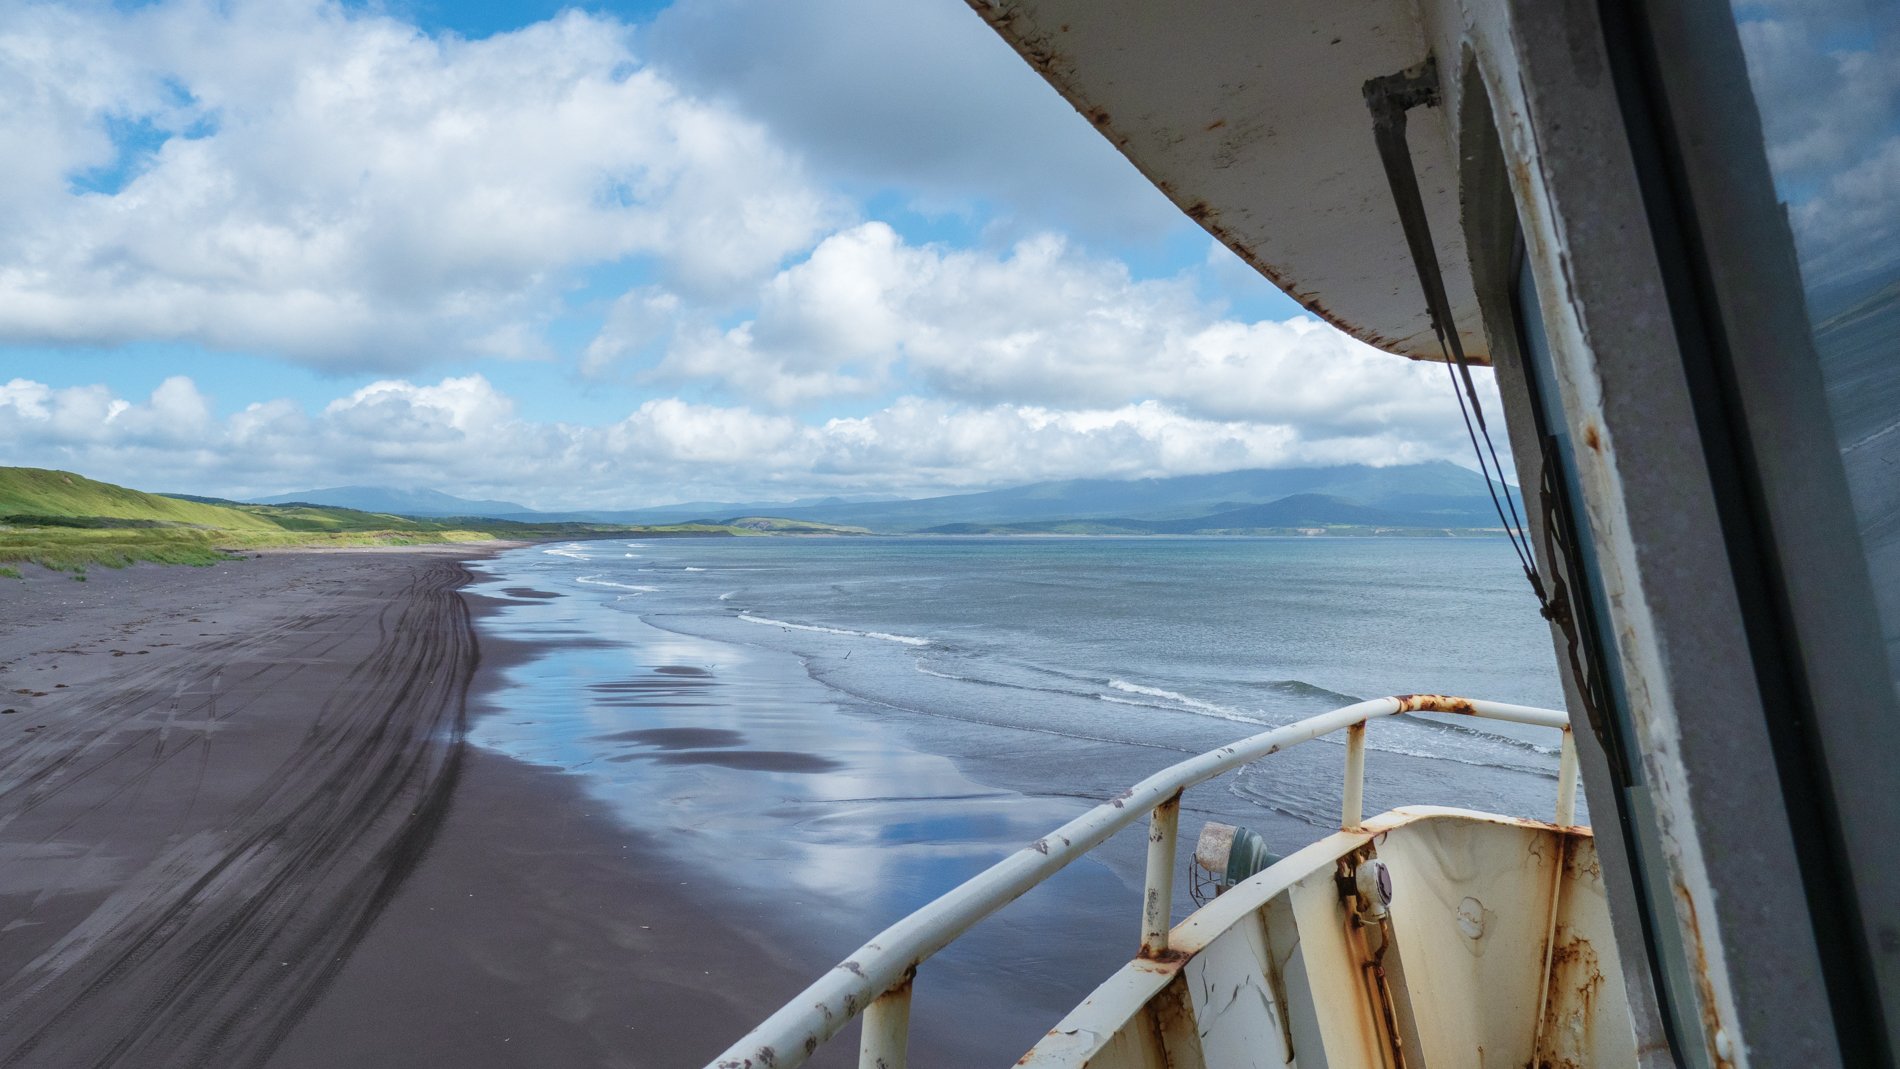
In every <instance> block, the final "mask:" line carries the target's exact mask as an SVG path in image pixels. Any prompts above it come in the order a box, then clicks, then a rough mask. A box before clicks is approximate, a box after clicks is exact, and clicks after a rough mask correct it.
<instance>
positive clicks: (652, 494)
mask: <svg viewBox="0 0 1900 1069" xmlns="http://www.w3.org/2000/svg"><path fill="white" fill-rule="evenodd" d="M0 451H4V455H6V456H7V457H8V458H9V460H10V461H11V462H13V463H21V464H30V465H35V466H42V467H57V468H68V469H73V470H77V471H80V472H83V473H85V474H88V475H92V476H94V477H98V478H103V479H107V480H110V481H115V482H121V483H126V484H130V485H133V486H136V487H139V488H142V489H161V490H189V491H195V492H206V493H214V494H219V495H224V496H252V495H256V496H262V495H267V494H275V493H282V492H289V491H296V490H306V489H312V488H315V487H321V486H331V485H337V484H343V483H369V484H383V485H397V486H417V485H426V486H431V487H434V488H437V489H442V490H447V491H449V492H451V493H461V494H467V495H471V496H484V497H503V498H509V499H512V500H519V501H523V502H525V503H527V504H530V505H533V506H537V507H547V508H556V507H616V506H618V507H627V506H633V505H639V504H651V503H662V502H665V501H669V500H680V499H694V498H697V499H705V498H721V497H723V498H728V499H732V498H758V497H796V496H802V495H806V494H810V493H816V492H850V493H864V492H873V491H883V492H891V493H906V494H909V493H916V494H925V493H931V492H954V491H957V490H966V489H983V488H989V487H995V486H1003V485H1015V484H1019V483H1023V482H1029V481H1035V480H1040V479H1058V478H1075V477H1084V476H1087V477H1109V478H1117V477H1125V478H1141V477H1150V476H1166V475H1177V474H1188V473H1197V472H1214V471H1228V470H1234V469H1239V468H1249V467H1279V466H1291V465H1307V464H1338V463H1356V462H1362V463H1375V464H1383V463H1394V462H1404V461H1415V460H1428V459H1439V458H1449V459H1460V458H1462V456H1463V447H1462V440H1461V439H1460V438H1459V437H1458V434H1457V432H1456V431H1455V430H1454V429H1453V428H1451V427H1450V426H1448V425H1447V426H1444V427H1441V428H1439V430H1438V431H1437V432H1436V433H1433V434H1429V435H1425V434H1419V433H1417V432H1415V431H1412V430H1409V429H1395V428H1367V429H1359V430H1349V429H1336V430H1332V431H1319V432H1315V431H1314V430H1312V429H1311V428H1306V427H1302V426H1299V425H1295V424H1291V423H1271V422H1259V421H1245V420H1220V419H1208V418H1202V417H1196V416H1192V415H1188V414H1186V413H1184V412H1182V411H1180V410H1179V409H1177V408H1175V407H1173V406H1170V405H1167V404H1164V403H1161V402H1156V401H1149V402H1144V403H1141V404H1130V405H1119V406H1114V407H1103V408H1083V409H1056V408H1050V407H1045V406H1038V405H1024V404H1010V403H1000V404H991V405H962V404H956V403H952V402H947V401H942V400H928V399H923V398H916V397H906V398H900V399H899V400H897V401H896V402H894V403H892V404H891V405H889V406H888V407H885V408H883V409H880V410H878V411H876V412H874V413H872V414H870V415H867V416H863V417H857V418H849V419H844V418H841V419H831V420H826V421H824V422H821V423H805V422H801V421H798V420H795V419H792V418H790V417H787V416H782V415H772V414H763V413H759V412H755V411H752V410H750V409H747V408H744V407H729V406H718V405H705V404H693V403H689V402H686V401H682V400H679V399H676V398H662V399H655V400H650V401H647V402H645V403H643V404H641V405H640V406H639V407H638V408H637V409H635V410H634V411H633V412H631V413H630V414H628V415H627V416H626V417H625V418H623V419H620V420H617V421H615V422H612V423H609V424H605V425H600V426H581V425H574V424H566V423H548V422H536V421H532V420H527V419H524V418H522V417H521V415H520V413H519V411H518V409H517V408H516V406H515V404H514V402H513V400H512V399H511V398H509V397H508V396H506V395H505V394H503V393H501V392H500V391H499V390H497V389H496V388H495V387H494V386H493V384H491V383H490V382H488V381H487V380H486V379H484V378H483V377H481V376H479V375H469V376H462V377H452V378H446V379H443V380H441V381H439V382H436V383H433V384H416V383H412V382H408V381H403V380H387V381H381V382H376V383H372V384H370V385H368V386H365V387H363V388H361V389H359V390H356V391H353V392H352V393H350V394H348V395H346V396H343V397H339V398H337V399H335V400H334V401H332V402H330V403H329V404H327V405H325V406H323V407H322V408H321V409H320V410H319V411H317V412H316V413H314V414H311V413H307V412H306V411H305V410H304V409H302V408H301V407H299V406H297V405H295V404H292V403H290V402H286V401H271V402H263V403H257V404H252V405H249V406H248V407H246V408H244V409H242V410H240V411H238V412H236V413H235V414H233V415H231V416H229V417H228V418H225V419H222V420H215V419H212V418H211V417H210V416H209V414H208V412H207V410H206V406H205V402H204V399H203V397H202V396H200V394H199V393H198V390H197V388H196V386H195V385H194V384H193V383H192V382H191V381H190V380H188V379H183V378H173V379H169V380H167V381H166V382H165V383H164V384H163V385H161V386H160V387H159V388H158V390H156V391H155V392H154V393H153V394H152V395H151V397H149V398H148V399H146V400H144V401H137V402H134V401H128V400H125V399H123V398H119V397H116V396H114V395H113V393H112V391H110V390H109V389H107V388H105V387H103V386H79V387H68V388H62V389H55V388H52V387H49V386H46V385H45V384H42V383H39V382H35V381H32V380H27V379H15V380H13V381H11V382H9V383H6V384H5V385H3V386H0Z"/></svg>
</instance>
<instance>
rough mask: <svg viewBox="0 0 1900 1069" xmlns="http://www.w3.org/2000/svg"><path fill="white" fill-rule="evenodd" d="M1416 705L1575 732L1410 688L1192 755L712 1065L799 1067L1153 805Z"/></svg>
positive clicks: (817, 987)
mask: <svg viewBox="0 0 1900 1069" xmlns="http://www.w3.org/2000/svg"><path fill="white" fill-rule="evenodd" d="M1412 712H1436V713H1451V714H1459V715H1466V716H1474V717H1479V718H1484V719H1491V720H1505V721H1511V722H1513V723H1519V724H1530V725H1534V726H1538V727H1547V728H1554V729H1557V730H1560V731H1566V732H1567V731H1568V728H1569V717H1568V716H1566V715H1565V714H1564V713H1561V712H1559V711H1557V710H1554V709H1538V708H1534V707H1531V706H1524V705H1510V704H1507V703H1503V702H1488V701H1479V700H1474V699H1468V698H1454V697H1449V696H1446V695H1441V694H1408V695H1402V696H1398V697H1391V698H1375V699H1373V700H1371V701H1365V702H1359V703H1358V704H1355V705H1349V706H1346V707H1345V708H1342V709H1335V710H1334V711H1332V712H1330V713H1322V714H1320V715H1319V716H1315V717H1309V718H1308V719H1305V720H1302V721H1299V722H1298V723H1294V724H1289V725H1287V726H1285V727H1281V728H1276V729H1274V730H1272V731H1266V732H1262V733H1261V734H1258V735H1255V736H1252V737H1251V738H1247V739H1243V740H1241V741H1239V742H1236V743H1233V744H1232V745H1229V746H1223V747H1221V748H1220V749H1218V750H1213V751H1211V752H1209V753H1204V754H1201V755H1200V756H1198V757H1192V758H1189V759H1188V760H1186V761H1182V762H1180V763H1179V764H1175V765H1172V766H1170V767H1168V768H1166V769H1163V770H1162V771H1160V772H1158V773H1156V774H1154V775H1152V776H1150V777H1148V778H1147V779H1145V780H1142V781H1141V782H1140V783H1137V784H1135V785H1134V786H1133V787H1131V788H1129V789H1128V790H1126V791H1123V792H1122V793H1121V794H1120V795H1118V796H1116V797H1115V798H1112V799H1110V800H1109V801H1107V802H1105V803H1103V804H1102V805H1099V806H1096V807H1095V808H1094V809H1091V810H1089V811H1088V812H1086V813H1084V814H1082V815H1081V816H1079V817H1077V818H1075V819H1074V820H1071V821H1069V822H1068V823H1067V824H1064V825H1063V826H1062V827H1060V828H1057V829H1056V830H1055V831H1054V832H1051V833H1050V834H1048V835H1046V836H1044V837H1042V838H1040V839H1037V840H1036V841H1035V842H1033V843H1031V844H1029V845H1028V846H1027V847H1024V848H1023V849H1022V850H1019V851H1017V852H1016V853H1014V854H1011V855H1010V856H1009V857H1007V858H1004V859H1003V860H1002V861H1001V862H998V863H997V864H996V865H993V866H991V867H990V868H989V869H986V870H985V871H983V872H982V873H979V874H978V875H976V876H974V877H972V878H971V879H969V880H967V881H965V882H964V883H963V884H962V885H961V886H959V887H957V888H956V889H955V890H952V891H951V892H949V893H948V894H946V895H944V896H943V897H941V898H939V899H937V900H936V901H934V902H932V903H930V904H929V905H927V906H925V907H924V908H922V909H920V910H918V911H917V912H915V913H912V914H911V915H910V916H908V917H905V918H904V919H903V920H901V921H898V922H897V923H896V924H893V925H891V926H890V927H889V928H886V929H885V930H884V931H882V932H880V933H879V934H878V935H877V936H876V937H875V938H873V939H872V940H871V941H870V942H868V943H866V944H864V945H863V946H862V947H859V948H858V950H857V951H856V952H855V953H853V954H852V955H851V956H850V957H849V958H847V959H846V960H844V961H843V962H840V963H839V964H838V965H836V966H834V967H833V968H832V969H831V970H830V971H829V972H827V973H825V974H824V975H823V976H821V977H819V978H818V980H817V981H816V982H814V983H813V984H812V985H811V986H810V987H808V988H806V989H805V990H804V991H803V992H802V993H800V994H799V995H798V996H797V997H795V998H794V999H792V1001H791V1002H789V1003H787V1004H786V1005H785V1006H784V1007H782V1008H780V1009H779V1010H778V1012H776V1013H774V1014H773V1015H772V1016H770V1017H768V1018H767V1019H766V1020H765V1021H764V1022H763V1023H761V1024H760V1025H759V1026H758V1027H757V1028H754V1029H753V1030H752V1032H751V1033H749V1034H748V1035H747V1036H746V1037H745V1038H743V1039H741V1040H740V1041H739V1042H737V1043H735V1044H734V1045H733V1046H732V1047H730V1048H728V1049H727V1051H726V1052H725V1053H724V1054H721V1055H720V1056H719V1057H718V1058H716V1059H714V1060H713V1061H712V1062H710V1063H708V1069H747V1067H750V1066H771V1067H773V1069H794V1067H795V1066H798V1065H802V1064H803V1063H804V1061H805V1059H806V1058H807V1057H809V1056H810V1055H811V1052H812V1051H814V1050H816V1049H817V1048H818V1045H819V1044H821V1043H823V1042H825V1041H826V1040H828V1039H830V1038H831V1037H832V1036H833V1035H835V1034H836V1033H837V1032H838V1030H839V1029H841V1028H843V1027H844V1026H845V1025H846V1024H847V1023H849V1022H850V1020H851V1018H853V1017H855V1016H857V1015H858V1014H859V1013H860V1012H861V1011H862V1010H863V1009H864V1008H865V1007H867V1006H869V1005H870V1004H871V1002H872V1001H873V1000H874V999H876V998H877V996H879V995H881V994H883V993H884V992H886V991H888V990H890V989H892V988H893V987H895V986H896V985H897V984H899V983H900V982H905V981H907V980H908V979H909V977H910V976H912V975H914V973H915V970H916V968H917V966H918V965H919V964H921V963H922V962H923V961H924V960H925V959H927V958H929V957H930V956H931V955H932V954H935V953H936V952H937V951H939V950H941V949H943V948H944V947H945V946H947V945H949V943H950V942H952V941H953V940H955V939H956V938H957V937H958V936H960V935H962V934H963V933H964V932H965V931H967V930H968V929H969V928H970V927H971V926H972V925H974V924H976V923H977V922H978V921H980V920H982V919H983V918H985V917H988V916H989V915H990V914H992V913H995V912H996V911H997V910H999V909H1001V908H1003V907H1004V906H1006V905H1008V904H1009V903H1011V902H1013V901H1015V900H1016V899H1017V898H1019V897H1021V896H1022V895H1023V894H1024V893H1026V892H1027V891H1028V890H1029V889H1030V888H1032V887H1035V886H1036V885H1037V884H1039V883H1041V882H1043V881H1044V880H1046V879H1048V878H1049V877H1050V876H1052V875H1054V874H1055V873H1056V872H1058V871H1060V870H1061V869H1062V868H1063V867H1065V866H1067V865H1068V864H1069V863H1070V862H1072V861H1074V860H1075V859H1077V858H1079V857H1081V856H1082V855H1083V854H1086V853H1087V852H1089V851H1090V850H1093V849H1094V848H1095V847H1097V846H1099V845H1101V844H1102V843H1103V842H1105V841H1107V839H1108V838H1109V837H1110V836H1112V835H1114V834H1115V833H1116V832H1118V831H1120V830H1122V829H1123V828H1125V827H1128V826H1129V825H1131V824H1133V823H1135V822H1136V821H1138V820H1140V819H1141V816H1142V814H1143V813H1145V812H1150V811H1152V810H1154V809H1157V808H1160V807H1161V806H1162V805H1163V804H1164V803H1166V802H1168V801H1169V800H1170V799H1174V798H1177V797H1178V796H1179V795H1180V793H1181V792H1182V791H1183V790H1185V789H1187V788H1189V787H1192V786H1194V785H1196V784H1200V783H1205V782H1206V781H1208V780H1210V779H1213V778H1214V777H1216V776H1219V775H1222V774H1224V773H1227V772H1231V771H1233V770H1234V769H1236V768H1239V767H1241V766H1242V765H1245V764H1249V763H1251V762H1253V761H1257V760H1259V759H1261V758H1263V757H1266V756H1268V755H1269V754H1273V753H1278V752H1279V751H1281V750H1284V749H1286V748H1288V747H1290V746H1295V745H1298V744H1299V743H1302V742H1308V741H1311V740H1313V739H1316V738H1319V737H1320V736H1322V735H1329V734H1331V733H1333V732H1335V731H1339V730H1341V729H1342V728H1347V727H1351V726H1352V725H1354V724H1363V723H1364V722H1365V721H1367V720H1374V719H1380V718H1383V717H1388V716H1397V715H1399V714H1401V713H1412ZM1170 847H1172V843H1170ZM1170 865H1172V861H1170Z"/></svg>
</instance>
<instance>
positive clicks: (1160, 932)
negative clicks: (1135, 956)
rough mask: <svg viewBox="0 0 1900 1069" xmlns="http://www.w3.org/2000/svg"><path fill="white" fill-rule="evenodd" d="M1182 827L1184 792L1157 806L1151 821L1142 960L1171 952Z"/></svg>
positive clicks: (1143, 901)
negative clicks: (1176, 850)
mask: <svg viewBox="0 0 1900 1069" xmlns="http://www.w3.org/2000/svg"><path fill="white" fill-rule="evenodd" d="M1180 827H1181V792H1180V791H1176V792H1174V795H1173V797H1171V798H1169V799H1168V800H1167V801H1165V802H1162V803H1161V804H1160V805H1158V806H1155V810H1154V813H1153V814H1152V815H1151V816H1150V818H1149V820H1148V880H1147V884H1148V886H1147V892H1146V893H1145V894H1144V895H1143V896H1142V901H1141V956H1142V957H1144V958H1151V957H1154V956H1155V955H1156V954H1159V953H1161V952H1162V951H1164V950H1166V949H1168V929H1169V928H1171V927H1173V920H1174V840H1175V838H1176V832H1177V831H1179V829H1180Z"/></svg>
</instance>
